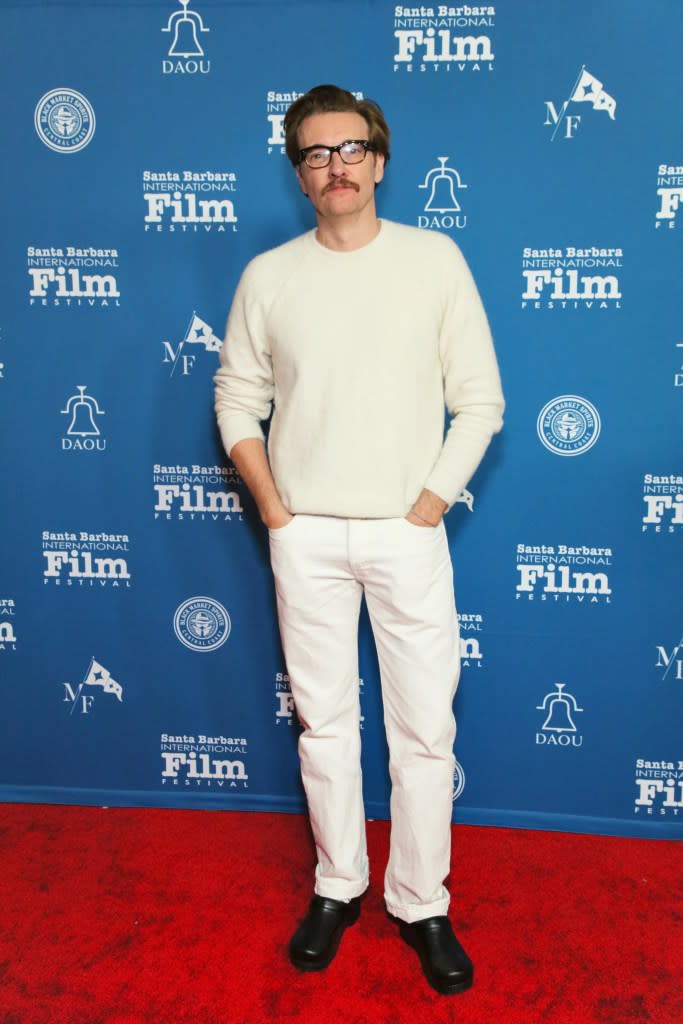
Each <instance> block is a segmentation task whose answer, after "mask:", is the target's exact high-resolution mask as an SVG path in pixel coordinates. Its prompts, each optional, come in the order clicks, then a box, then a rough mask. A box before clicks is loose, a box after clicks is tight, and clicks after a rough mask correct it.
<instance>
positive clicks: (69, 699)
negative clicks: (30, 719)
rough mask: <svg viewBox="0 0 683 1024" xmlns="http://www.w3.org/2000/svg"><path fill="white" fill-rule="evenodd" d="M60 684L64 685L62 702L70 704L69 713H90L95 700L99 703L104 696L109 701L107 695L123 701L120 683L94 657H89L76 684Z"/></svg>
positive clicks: (93, 707)
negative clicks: (81, 676) (87, 663)
mask: <svg viewBox="0 0 683 1024" xmlns="http://www.w3.org/2000/svg"><path fill="white" fill-rule="evenodd" d="M62 685H63V687H64V689H63V694H64V696H63V697H62V703H64V704H69V705H70V707H69V714H70V715H73V714H74V712H76V711H77V712H78V713H79V714H81V715H89V714H92V712H93V711H94V709H95V702H96V701H97V702H98V703H99V701H100V699H102V700H103V699H104V698H105V696H106V697H107V702H109V697H113V698H114V699H115V700H117V701H118V702H119V703H123V687H122V685H121V683H118V682H117V681H116V679H114V678H113V677H112V674H111V672H110V671H109V669H106V668H105V667H104V665H101V664H100V663H99V661H95V659H94V658H91V659H90V664H89V665H88V667H87V669H86V670H85V675H84V676H83V680H82V682H80V683H79V684H78V686H76V687H74V684H73V683H70V682H68V683H63V684H62Z"/></svg>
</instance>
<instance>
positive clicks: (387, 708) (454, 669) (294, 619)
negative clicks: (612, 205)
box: [216, 85, 503, 994]
mask: <svg viewBox="0 0 683 1024" xmlns="http://www.w3.org/2000/svg"><path fill="white" fill-rule="evenodd" d="M285 135H286V149H287V154H288V156H289V158H290V160H291V162H292V164H293V165H294V168H295V172H296V176H297V179H298V182H299V185H300V187H301V190H302V191H303V193H304V195H306V196H307V197H308V198H309V199H310V201H311V203H312V205H313V208H314V210H315V216H316V222H317V228H316V229H315V230H313V231H311V232H308V233H306V234H304V235H302V236H300V237H298V238H295V239H294V240H293V241H291V242H288V243H287V244H285V245H282V246H280V247H278V248H276V249H273V250H271V251H269V252H266V253H264V254H262V255H261V256H258V257H257V258H256V259H254V260H253V261H252V262H251V263H250V264H249V266H248V267H247V269H246V270H245V272H244V274H243V276H242V279H241V281H240V283H239V286H238V289H237V292H236V294H235V299H234V302H233V306H232V310H231V313H230V317H229V320H228V329H227V335H226V340H225V344H224V346H223V349H222V352H221V368H220V369H219V370H218V373H217V374H216V411H217V416H218V422H219V426H220V430H221V435H222V438H223V443H224V445H225V448H226V451H227V452H228V453H229V455H230V458H231V459H232V461H233V462H234V464H235V466H236V467H237V469H238V471H239V472H240V475H241V476H242V478H243V480H244V481H245V483H246V485H247V487H248V488H249V489H250V491H251V493H252V495H253V497H254V499H255V501H256V504H257V506H258V509H259V512H260V515H261V518H262V520H263V522H264V523H265V525H266V526H267V527H268V529H269V536H270V551H271V564H272V568H273V572H274V576H275V585H276V593H277V604H278V619H279V624H280V633H281V637H282V644H283V650H284V653H285V658H286V662H287V670H288V673H289V677H290V681H291V687H292V694H293V697H294V702H295V705H296V710H297V714H298V717H299V720H300V721H301V724H302V726H303V732H302V734H301V737H300V740H299V756H300V760H301V773H302V779H303V782H304V787H305V790H306V795H307V800H308V807H309V815H310V820H311V826H312V830H313V836H314V839H315V844H316V849H317V857H318V862H317V867H316V871H315V890H314V896H313V899H312V901H311V904H310V907H309V909H308V913H307V915H306V917H305V918H304V920H303V921H302V922H301V924H300V926H299V928H298V929H297V931H296V933H295V935H294V937H293V939H292V940H291V943H290V947H289V956H290V959H291V961H292V962H293V963H294V964H295V965H296V966H297V967H298V968H300V969H302V970H321V969H323V968H325V967H327V966H328V964H329V963H330V962H331V960H332V958H333V957H334V955H335V953H336V950H337V946H338V944H339V941H340V939H341V936H342V934H343V932H344V930H345V928H346V927H347V926H348V925H350V924H352V923H353V922H354V921H356V919H357V918H358V915H359V912H360V897H361V895H362V894H363V892H364V891H365V889H366V888H367V886H368V860H367V854H366V843H365V818H364V810H363V799H362V787H361V771H360V734H359V719H360V708H359V698H358V644H357V627H358V615H359V610H360V603H361V598H362V596H363V595H364V596H365V599H366V602H367V606H368V611H369V614H370V619H371V622H372V627H373V633H374V637H375V643H376V647H377V653H378V658H379V665H380V674H381V681H382V695H383V701H384V717H385V728H386V734H387V741H388V745H389V752H390V766H389V767H390V775H391V781H392V795H391V818H392V829H391V847H390V855H389V863H388V866H387V871H386V875H385V902H386V906H387V909H388V911H389V913H390V914H391V915H392V916H393V917H394V918H395V919H397V921H398V924H399V931H400V935H401V936H402V938H403V939H404V940H405V941H406V942H407V943H408V944H409V945H411V946H412V947H413V948H414V949H415V950H416V951H417V953H418V954H419V956H420V959H421V962H422V966H423V969H424V972H425V974H426V977H427V979H428V981H429V982H430V984H431V985H432V986H433V987H434V988H436V989H437V991H439V992H443V993H447V994H450V993H453V992H460V991H463V990H464V989H466V988H468V987H469V985H470V984H471V982H472V965H471V963H470V960H469V958H468V957H467V954H466V953H465V951H464V950H463V949H462V947H461V946H460V944H459V943H458V941H457V939H456V937H455V935H454V934H453V931H452V928H451V926H450V923H449V920H448V917H447V910H448V904H449V895H448V892H447V890H446V888H445V887H444V880H445V878H446V875H447V874H448V871H449V866H450V837H451V812H452V792H453V770H454V758H453V740H454V737H455V721H454V718H453V708H452V705H453V697H454V694H455V689H456V686H457V682H458V675H459V639H458V623H457V616H456V611H455V604H454V595H453V578H452V568H451V563H450V557H449V552H448V546H447V542H446V534H445V528H444V524H443V515H444V513H445V512H446V511H447V509H448V508H449V507H450V506H451V505H452V504H453V502H455V501H456V500H457V498H458V497H459V495H460V494H461V493H462V490H463V489H464V487H465V485H466V484H467V482H468V481H469V478H470V476H471V475H472V473H473V472H474V470H475V469H476V467H477V465H478V464H479V462H480V460H481V458H482V456H483V454H484V452H485V450H486V447H487V445H488V443H489V441H490V438H491V435H492V434H493V433H494V432H496V431H497V430H499V429H500V426H501V413H502V409H503V401H502V395H501V391H500V381H499V376H498V369H497V365H496V360H495V355H494V352H493V347H492V343H491V338H490V333H489V329H488V325H487V321H486V316H485V313H484V311H483V308H482V305H481V302H480V300H479V296H478V293H477V290H476V287H475V285H474V282H473V280H472V278H471V275H470V273H469V271H468V269H467V266H466V264H465V261H464V259H463V257H462V255H461V254H460V251H459V250H458V248H457V247H456V246H455V245H454V243H453V242H452V241H451V240H450V239H449V238H447V237H446V236H443V235H440V234H437V233H432V232H427V231H420V230H419V229H417V228H409V227H404V226H402V225H399V224H395V223H391V222H389V221H380V220H378V218H377V214H376V210H375V188H376V186H377V185H379V183H380V182H381V180H382V177H383V175H384V171H385V167H386V163H387V161H388V159H389V131H388V128H387V126H386V123H385V120H384V117H383V115H382V112H381V110H380V109H379V107H378V106H377V105H376V104H374V103H372V102H371V101H368V100H362V101H357V100H356V99H355V97H354V96H353V95H352V94H351V93H349V92H346V91H345V90H343V89H339V88H337V87H336V86H332V85H322V86H318V87H317V88H315V89H312V90H311V91H310V92H308V93H306V94H305V95H303V96H301V97H300V98H299V99H298V100H297V101H296V102H295V103H293V104H292V106H291V107H290V108H289V111H288V113H287V116H286V119H285ZM271 405H272V407H273V417H272V423H271V428H270V434H269V440H268V451H267V452H266V448H265V446H264V435H263V432H262V429H261V426H260V421H263V420H265V419H267V417H268V416H269V414H270V411H271ZM445 407H447V408H448V410H449V412H450V414H451V424H450V427H449V429H448V432H447V435H446V438H445V440H444V413H445Z"/></svg>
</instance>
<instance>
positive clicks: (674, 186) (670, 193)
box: [655, 164, 683, 229]
mask: <svg viewBox="0 0 683 1024" xmlns="http://www.w3.org/2000/svg"><path fill="white" fill-rule="evenodd" d="M657 197H658V199H659V209H658V210H657V212H656V214H655V227H656V228H664V227H667V228H671V229H673V228H675V227H676V218H677V216H678V209H679V206H680V204H681V201H682V200H683V164H677V165H675V166H672V165H670V164H660V165H659V167H658V168H657Z"/></svg>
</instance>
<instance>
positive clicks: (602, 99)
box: [544, 64, 617, 142]
mask: <svg viewBox="0 0 683 1024" xmlns="http://www.w3.org/2000/svg"><path fill="white" fill-rule="evenodd" d="M570 103H590V105H591V106H592V108H593V110H604V111H606V112H607V114H608V116H609V117H610V118H611V120H612V121H614V119H615V113H616V109H617V101H616V100H615V99H614V97H613V96H610V95H609V93H607V92H605V90H604V89H603V87H602V82H601V81H599V79H597V78H596V77H595V75H591V73H590V71H586V65H585V64H584V65H582V67H581V70H580V71H579V74H578V78H577V79H576V82H575V83H574V86H573V88H572V90H571V92H570V94H569V99H567V100H565V101H564V103H563V104H562V105H561V107H560V109H559V111H558V110H557V108H556V107H555V104H554V103H553V102H552V101H551V100H546V101H545V111H546V113H545V122H544V124H546V125H555V127H554V129H553V134H552V135H551V137H550V141H551V142H554V141H555V137H556V135H557V133H558V131H559V130H560V127H562V135H563V137H564V138H565V139H572V138H574V136H575V135H576V133H577V132H578V130H579V127H580V125H581V114H578V113H574V110H573V108H572V110H571V111H570V110H569V104H570Z"/></svg>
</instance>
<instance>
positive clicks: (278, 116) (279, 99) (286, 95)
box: [266, 89, 363, 155]
mask: <svg viewBox="0 0 683 1024" xmlns="http://www.w3.org/2000/svg"><path fill="white" fill-rule="evenodd" d="M349 91H350V92H351V93H352V95H353V96H355V97H356V99H357V100H362V99H363V93H362V92H356V91H354V90H353V89H351V90H349ZM300 96H303V93H302V92H296V91H291V92H283V91H278V90H276V89H269V90H268V92H267V93H266V124H267V129H268V143H267V146H268V148H267V152H268V153H269V154H270V153H279V154H281V155H284V154H285V152H286V150H285V114H286V113H287V111H288V109H289V107H290V106H291V105H292V103H294V101H295V100H298V99H299V97H300Z"/></svg>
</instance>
